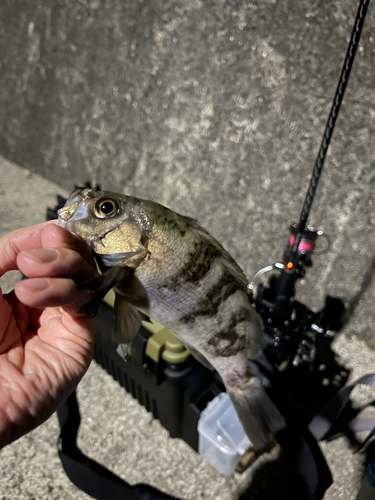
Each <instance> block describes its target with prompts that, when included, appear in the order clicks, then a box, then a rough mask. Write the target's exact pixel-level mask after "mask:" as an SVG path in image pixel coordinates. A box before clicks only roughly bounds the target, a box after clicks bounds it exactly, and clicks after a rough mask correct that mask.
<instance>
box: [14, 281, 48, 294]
mask: <svg viewBox="0 0 375 500" xmlns="http://www.w3.org/2000/svg"><path fill="white" fill-rule="evenodd" d="M20 284H21V286H22V287H23V288H26V289H27V290H29V291H30V292H42V291H43V290H46V289H47V288H48V287H49V285H50V281H49V279H48V278H33V279H30V280H24V281H21V283H20Z"/></svg>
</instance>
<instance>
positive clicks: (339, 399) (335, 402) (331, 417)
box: [309, 373, 375, 441]
mask: <svg viewBox="0 0 375 500" xmlns="http://www.w3.org/2000/svg"><path fill="white" fill-rule="evenodd" d="M357 385H366V386H368V387H371V388H373V389H375V373H368V374H367V375H364V376H363V377H360V378H359V379H358V380H356V381H355V382H353V383H351V384H349V385H346V386H345V387H343V388H342V389H340V390H339V392H338V393H337V394H336V396H335V397H334V398H333V399H332V400H331V401H330V402H329V403H328V404H327V405H326V406H325V407H324V408H323V410H322V411H321V412H319V414H318V415H316V416H315V417H314V418H313V419H312V421H311V422H310V424H309V430H310V432H311V433H312V435H313V436H314V437H315V439H316V440H317V441H323V440H332V439H335V438H337V437H339V436H342V435H343V434H344V433H345V430H344V428H343V427H349V428H350V429H351V430H352V432H363V431H371V432H370V436H371V435H372V434H373V433H374V432H375V418H369V419H358V418H355V419H352V420H350V421H349V422H348V421H347V420H344V422H340V420H341V417H342V415H343V413H344V410H345V408H347V406H348V403H349V401H350V394H351V393H352V391H353V389H354V388H355V387H356V386H357ZM340 423H341V424H342V425H341V428H339V429H337V427H338V425H340ZM370 436H367V438H366V440H365V441H367V440H368V439H369V437H370Z"/></svg>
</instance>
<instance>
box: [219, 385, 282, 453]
mask: <svg viewBox="0 0 375 500" xmlns="http://www.w3.org/2000/svg"><path fill="white" fill-rule="evenodd" d="M246 385H247V386H246V389H245V390H239V391H236V390H234V389H230V388H229V389H228V394H229V397H230V399H231V401H232V403H233V406H234V408H235V410H236V412H237V415H238V418H239V419H240V421H241V423H242V426H243V428H244V431H245V433H246V434H247V436H248V438H249V439H250V441H251V443H252V445H253V447H254V448H255V449H257V450H261V449H262V448H264V447H265V446H266V445H267V443H268V441H269V438H270V436H271V432H273V433H276V432H278V431H279V430H281V429H282V428H283V427H284V426H285V420H284V418H283V416H282V415H281V414H280V412H279V410H278V409H277V408H276V406H275V405H274V404H273V403H272V401H271V400H270V398H269V397H268V395H267V393H266V392H265V390H264V389H263V387H262V386H261V383H260V382H259V380H258V379H257V378H256V377H255V376H253V377H252V378H251V380H250V381H249V383H248V384H246Z"/></svg>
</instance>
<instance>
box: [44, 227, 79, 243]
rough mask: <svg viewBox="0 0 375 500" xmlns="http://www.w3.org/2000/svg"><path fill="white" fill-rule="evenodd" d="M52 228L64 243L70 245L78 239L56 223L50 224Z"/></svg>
mask: <svg viewBox="0 0 375 500" xmlns="http://www.w3.org/2000/svg"><path fill="white" fill-rule="evenodd" d="M49 227H50V228H51V231H53V232H54V233H55V235H56V236H58V237H59V238H60V240H62V241H63V242H64V243H68V245H72V244H73V243H75V242H76V241H77V236H76V235H75V234H73V233H71V232H70V231H68V230H67V229H64V228H62V227H59V226H55V225H54V224H51V225H50V226H49Z"/></svg>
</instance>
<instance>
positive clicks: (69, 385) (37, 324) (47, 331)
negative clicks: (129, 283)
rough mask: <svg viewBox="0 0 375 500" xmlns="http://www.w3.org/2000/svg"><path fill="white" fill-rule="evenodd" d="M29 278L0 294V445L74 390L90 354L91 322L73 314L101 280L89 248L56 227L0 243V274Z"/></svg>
mask: <svg viewBox="0 0 375 500" xmlns="http://www.w3.org/2000/svg"><path fill="white" fill-rule="evenodd" d="M15 269H19V270H20V271H21V272H22V273H23V274H24V275H25V276H28V277H29V278H30V279H27V280H24V281H21V282H19V283H17V284H16V287H15V290H14V292H11V293H9V294H5V295H3V294H2V292H1V289H0V448H2V447H3V446H5V445H6V444H9V443H10V442H12V441H14V440H15V439H18V438H19V437H20V436H22V435H24V434H26V433H27V432H29V431H30V430H32V429H34V428H35V427H37V426H38V425H40V424H41V423H42V422H44V421H45V420H46V419H47V418H48V417H49V416H50V415H52V413H53V412H54V411H55V410H56V409H57V408H58V406H59V405H60V404H61V403H62V402H63V401H64V400H65V399H66V398H67V396H68V395H69V394H70V393H71V392H72V391H73V390H74V388H75V387H76V385H77V384H78V382H79V381H80V379H81V378H82V376H83V375H84V374H85V372H86V370H87V368H88V366H89V364H90V362H91V359H92V357H93V351H94V332H95V319H93V318H91V317H88V316H80V315H79V313H78V311H79V310H80V309H81V308H82V306H83V305H85V304H86V303H88V302H89V301H90V300H91V299H92V292H89V291H84V290H80V289H79V287H78V285H79V284H80V283H82V282H84V281H86V280H88V279H91V278H93V277H95V276H97V275H98V273H97V271H96V266H95V262H94V259H93V257H92V253H91V250H90V248H89V247H88V245H87V244H86V243H85V242H84V241H83V240H81V239H79V238H78V237H76V236H74V235H73V234H71V233H70V232H68V231H66V230H65V229H63V228H61V227H58V226H57V225H55V224H54V223H51V222H47V223H43V224H39V225H36V226H32V227H28V228H25V229H19V230H17V231H13V232H12V233H9V234H7V235H6V236H4V237H3V238H0V277H1V276H2V275H3V274H5V273H6V272H7V271H10V270H15Z"/></svg>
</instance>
